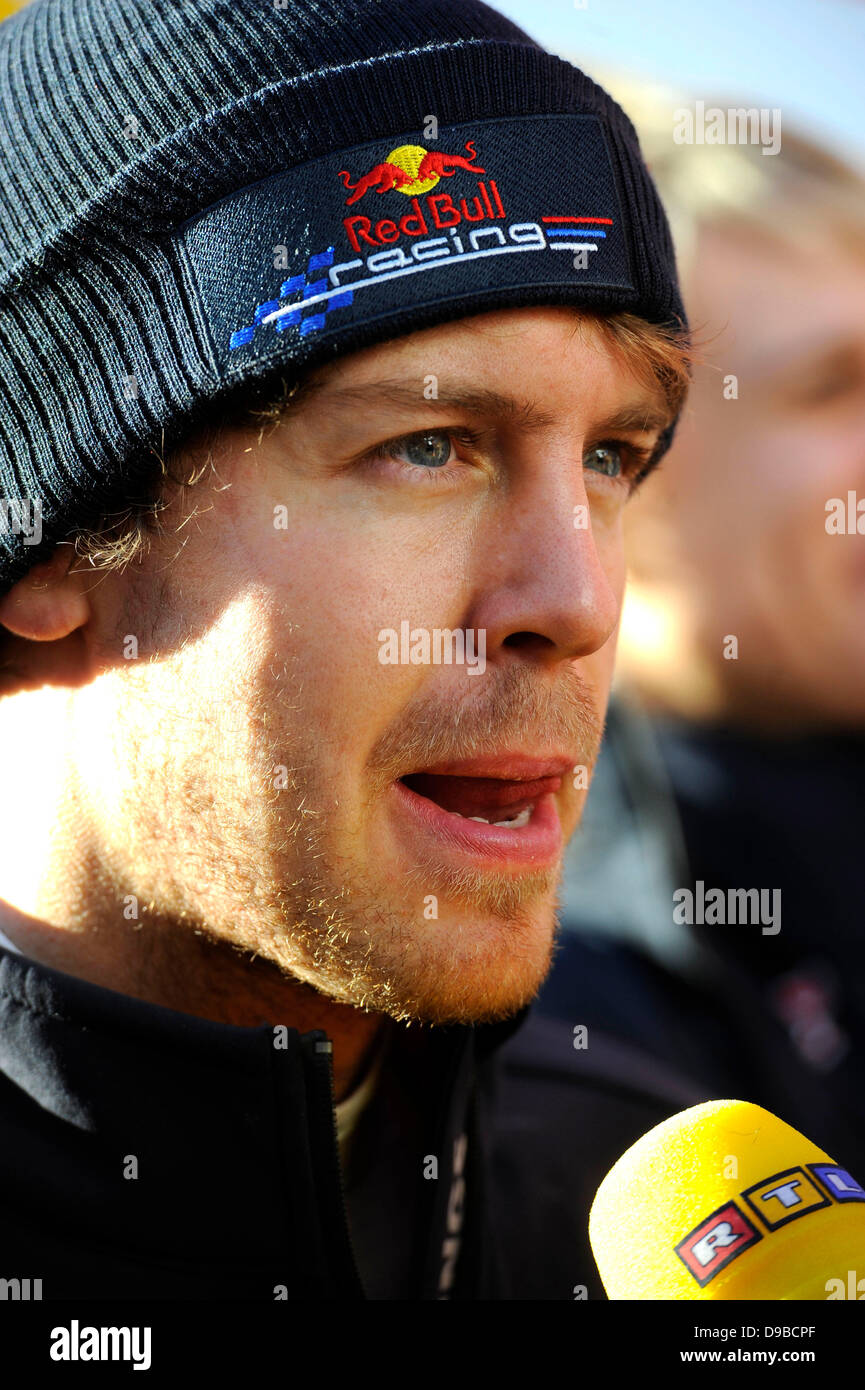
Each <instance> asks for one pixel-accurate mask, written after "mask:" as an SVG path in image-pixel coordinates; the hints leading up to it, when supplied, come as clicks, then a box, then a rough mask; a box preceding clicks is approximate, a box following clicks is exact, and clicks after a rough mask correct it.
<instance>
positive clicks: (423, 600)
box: [75, 309, 658, 1022]
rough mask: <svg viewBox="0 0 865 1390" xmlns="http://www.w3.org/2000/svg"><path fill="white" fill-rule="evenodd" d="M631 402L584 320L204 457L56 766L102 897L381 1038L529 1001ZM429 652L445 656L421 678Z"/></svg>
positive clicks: (439, 347)
mask: <svg viewBox="0 0 865 1390" xmlns="http://www.w3.org/2000/svg"><path fill="white" fill-rule="evenodd" d="M634 407H636V408H637V413H639V410H640V409H642V410H643V413H644V416H645V411H646V409H647V408H648V409H649V410H650V411H651V410H653V409H654V411H655V413H657V411H658V402H657V400H653V399H652V398H651V397H650V396H649V395H648V393H647V391H646V388H645V387H644V386H641V385H640V383H639V382H638V381H637V380H636V378H635V377H633V376H632V375H631V373H630V372H629V371H628V370H627V368H626V367H625V366H624V365H623V364H622V362H621V360H620V359H619V358H618V357H615V356H613V355H612V354H611V353H610V351H609V349H608V348H607V347H606V346H605V345H604V340H603V339H602V337H601V336H600V334H599V333H598V330H597V328H596V327H595V326H594V325H593V324H592V323H591V320H584V321H583V322H582V323H578V321H577V319H576V317H575V315H574V314H573V313H572V312H570V311H568V310H564V309H538V310H519V311H506V312H500V313H492V314H485V315H483V316H480V317H476V318H474V319H471V320H466V321H463V322H458V323H454V324H448V325H446V326H444V327H440V328H434V329H429V330H426V331H423V332H419V333H417V334H414V335H412V336H410V337H407V338H403V339H400V340H399V341H396V342H393V343H389V344H385V345H384V346H381V347H377V348H375V349H370V350H368V351H365V352H362V353H358V354H355V355H353V356H350V357H345V358H343V359H340V360H339V361H337V362H336V363H335V364H333V365H330V366H328V367H327V368H325V369H322V370H321V371H320V372H318V373H317V375H316V377H315V378H314V389H312V390H311V391H310V393H309V394H308V395H307V396H306V397H305V398H302V399H301V401H300V403H299V404H298V405H297V406H296V407H295V408H294V411H293V413H292V414H291V415H290V417H289V418H288V419H286V420H285V421H284V422H283V423H282V424H281V425H280V426H279V427H278V428H277V429H276V430H274V431H272V432H271V433H269V434H266V435H265V437H264V439H263V441H261V442H260V443H259V441H258V432H257V431H255V430H239V429H238V430H236V431H233V432H231V433H229V434H228V435H226V436H225V437H224V439H223V443H222V446H221V450H220V452H219V454H218V458H217V470H218V473H219V477H218V478H217V479H216V480H215V481H214V482H213V483H212V484H211V483H209V482H202V483H199V484H198V485H197V487H196V489H195V490H193V492H192V493H191V494H190V495H189V498H191V500H192V502H194V503H195V507H196V513H195V515H194V517H193V518H192V519H191V520H186V516H187V512H188V510H189V498H187V503H186V505H185V506H184V507H183V508H182V509H181V506H180V504H179V502H175V503H173V504H172V506H173V507H174V508H175V510H174V511H173V512H171V511H169V513H168V517H169V518H173V520H174V522H175V523H176V527H177V528H179V529H175V530H173V533H172V534H169V535H168V536H167V537H165V538H164V539H163V540H160V542H159V543H158V544H157V545H156V546H155V547H154V549H153V550H152V551H151V552H150V554H149V555H148V556H147V557H146V559H145V561H144V562H143V564H142V565H140V566H133V567H132V568H131V569H129V570H127V571H126V572H125V573H124V574H123V575H121V576H119V575H113V576H112V577H111V578H110V579H108V580H107V581H104V582H102V583H101V584H96V585H95V587H94V588H93V590H92V593H91V600H92V603H93V605H94V608H95V616H94V618H93V620H92V623H91V627H90V637H89V640H90V644H91V650H92V656H93V660H94V672H95V674H94V676H93V678H92V679H91V680H90V681H89V682H88V683H86V684H85V686H84V687H83V688H82V689H81V690H80V691H79V692H77V694H76V700H77V702H78V704H77V713H76V716H75V717H76V721H77V724H78V727H79V728H80V731H81V737H80V742H79V748H80V754H79V757H78V775H79V776H80V777H81V778H82V779H83V781H84V783H85V786H86V793H85V799H86V804H87V805H88V807H90V808H91V810H92V815H93V818H94V821H95V824H96V827H97V829H96V831H95V836H94V839H95V843H98V848H99V854H100V855H101V857H102V858H103V860H106V861H107V864H108V867H109V873H110V874H112V875H113V877H114V881H115V882H116V883H118V884H121V885H123V891H124V892H134V893H135V894H136V895H137V897H138V899H139V901H140V902H141V903H142V904H143V903H148V904H150V911H151V912H153V913H155V914H157V915H158V916H159V917H161V918H162V919H163V920H165V921H172V922H180V923H181V925H182V926H183V927H184V929H189V928H193V929H199V930H204V931H205V932H207V933H210V934H213V935H216V936H218V937H220V938H222V939H224V940H228V941H231V942H233V943H235V944H236V945H238V946H241V947H244V948H246V949H250V950H253V951H255V952H256V953H258V954H259V955H260V956H262V957H264V958H265V959H268V960H270V961H272V962H274V963H276V964H277V965H279V966H280V967H281V968H283V969H284V970H286V971H289V972H291V973H292V974H294V975H295V976H297V977H299V978H300V979H302V980H305V981H307V982H308V983H310V984H312V985H313V986H315V988H317V989H318V990H319V991H321V992H322V993H324V994H325V995H327V996H329V997H331V998H333V999H336V1000H341V1001H344V1002H346V1003H348V1004H351V1005H355V1006H360V1007H368V1008H373V1009H375V1010H380V1011H382V1012H386V1013H389V1014H391V1015H392V1016H393V1017H396V1018H420V1019H425V1020H427V1021H430V1022H447V1021H472V1020H473V1021H481V1020H485V1019H492V1018H497V1017H504V1016H507V1015H508V1014H509V1013H512V1012H513V1011H514V1010H515V1009H517V1008H519V1007H521V1006H522V1005H523V1004H524V1003H526V1002H527V1001H528V1000H529V999H531V998H532V996H533V995H534V994H535V993H536V991H537V989H538V987H539V985H540V983H541V982H542V980H543V978H544V976H545V974H546V972H547V969H548V966H549V963H550V959H551V953H552V945H553V939H554V932H555V907H556V885H557V881H558V877H559V873H560V866H561V854H562V848H563V845H564V842H565V841H566V840H567V838H568V837H569V836H570V835H571V833H572V832H573V830H574V828H575V827H576V825H577V822H578V820H579V817H580V813H581V809H582V804H583V800H584V797H585V790H584V787H585V781H586V776H585V771H586V770H588V771H590V770H591V768H592V766H593V764H594V761H595V757H596V754H597V749H598V741H599V736H600V731H601V726H602V722H603V717H604V713H605V708H606V701H607V696H608V691H609V686H610V679H611V671H612V664H613V656H614V645H615V634H616V628H617V623H618V618H619V612H620V605H621V600H622V589H623V568H624V567H623V555H622V513H623V508H624V504H625V501H626V499H627V497H628V494H629V491H630V489H631V486H632V482H631V478H632V475H633V473H635V472H637V471H639V467H640V466H641V463H642V462H643V460H642V459H641V458H640V457H638V454H637V453H636V452H633V453H632V452H631V450H630V448H629V447H628V446H633V447H634V450H635V451H636V450H639V449H640V448H643V449H645V450H647V451H650V450H651V447H652V445H653V444H654V442H655V439H656V437H657V427H656V426H652V427H651V428H650V429H649V430H644V429H642V428H639V427H636V428H635V427H634V426H633V415H634ZM626 410H627V411H629V412H630V414H631V416H632V422H631V427H630V428H615V427H614V424H613V423H612V422H614V420H615V417H616V416H617V415H619V416H620V417H621V415H622V413H623V412H624V411H626ZM619 423H620V424H621V423H622V421H621V419H620V421H619ZM406 436H408V438H406ZM611 440H620V441H624V447H618V448H617V446H615V445H613V444H610V442H609V441H611ZM601 446H604V447H601ZM582 509H585V510H582ZM585 521H587V522H588V524H580V523H581V522H585ZM575 522H576V523H577V524H575ZM169 530H170V531H171V530H172V528H171V527H170V526H169ZM388 630H391V631H392V632H393V633H394V634H395V636H394V640H393V642H392V643H391V645H390V648H389V647H388V642H387V631H388ZM454 630H461V631H462V632H463V633H464V634H465V633H466V632H468V634H469V641H468V659H467V660H466V661H464V662H462V663H460V662H459V661H458V660H456V661H452V662H451V663H450V664H448V663H447V662H446V661H445V660H444V659H443V653H444V647H443V646H442V647H439V653H440V654H439V659H438V661H437V660H436V659H435V652H436V646H435V633H436V632H439V633H443V632H445V631H447V632H448V633H452V632H453V631H454ZM403 633H407V634H408V641H407V644H404V645H403V646H402V648H400V641H401V639H402V634H403ZM424 633H426V634H427V636H428V640H429V649H428V651H425V648H424V638H423V634H424ZM419 634H420V635H419ZM130 638H134V639H136V641H137V644H138V646H137V654H136V649H135V644H134V643H132V642H130V640H129V639H130ZM442 640H443V641H444V640H445V639H442ZM394 643H395V645H394ZM412 651H414V653H415V659H414V660H412V659H411V655H412ZM451 651H452V652H453V651H454V649H453V648H451ZM481 651H483V661H481V660H477V659H475V661H474V665H475V667H476V669H474V670H473V669H472V657H473V656H474V657H475V658H477V656H478V654H479V653H480V652H481ZM130 653H131V655H130ZM388 654H389V655H390V656H391V657H395V658H396V660H385V659H383V656H387V655H388ZM456 654H457V656H458V655H459V649H457V652H456ZM407 656H408V657H409V659H408V660H406V657H407ZM418 657H419V658H420V659H419V660H418V659H417V658H418ZM580 769H583V770H584V771H582V772H581V771H580ZM431 770H432V771H431ZM403 779H406V780H403ZM459 812H462V815H460V814H459ZM472 816H481V817H484V818H485V819H487V820H493V821H500V820H502V819H506V818H510V819H516V820H517V824H516V825H515V826H513V827H502V828H500V827H498V826H495V825H489V824H484V823H482V822H481V821H479V820H472V819H470V817H472ZM526 821H527V822H528V823H527V824H523V823H522V822H526Z"/></svg>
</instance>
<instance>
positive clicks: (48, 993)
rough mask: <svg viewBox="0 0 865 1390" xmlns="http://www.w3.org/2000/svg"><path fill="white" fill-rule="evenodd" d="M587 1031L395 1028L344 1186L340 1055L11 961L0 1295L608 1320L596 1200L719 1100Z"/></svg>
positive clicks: (309, 1041) (545, 1025)
mask: <svg viewBox="0 0 865 1390" xmlns="http://www.w3.org/2000/svg"><path fill="white" fill-rule="evenodd" d="M579 1022H580V1019H574V1020H573V1023H571V1021H564V1020H561V1021H557V1020H550V1019H542V1018H536V1017H534V1015H533V1014H532V1012H531V1011H530V1010H528V1009H526V1010H523V1012H522V1013H521V1014H520V1015H518V1016H517V1017H516V1018H515V1019H512V1020H510V1021H508V1022H506V1023H504V1024H498V1025H487V1026H479V1027H476V1028H471V1027H465V1028H464V1027H452V1028H419V1027H417V1026H413V1027H407V1026H404V1025H395V1026H394V1037H393V1040H392V1042H391V1046H390V1049H389V1052H388V1054H387V1060H386V1063H385V1066H384V1069H383V1072H382V1075H381V1079H380V1082H379V1085H378V1087H377V1090H376V1093H375V1096H374V1098H373V1101H372V1102H371V1104H370V1106H369V1108H368V1109H367V1110H366V1111H365V1112H364V1114H363V1116H362V1117H361V1120H360V1123H359V1128H358V1131H357V1134H356V1136H355V1139H354V1142H353V1150H352V1161H351V1167H350V1177H349V1180H348V1181H346V1179H345V1178H344V1175H343V1173H342V1169H341V1164H340V1160H339V1151H338V1147H337V1143H336V1134H335V1123H334V1112H333V1099H332V1094H333V1093H332V1071H331V1055H330V1051H331V1050H330V1044H329V1042H328V1040H327V1038H326V1036H325V1034H324V1033H322V1032H311V1033H307V1034H304V1035H300V1034H298V1033H297V1032H296V1031H294V1030H291V1029H288V1030H285V1031H283V1032H282V1033H281V1034H280V1035H279V1036H280V1041H281V1042H285V1043H286V1045H285V1046H276V1045H275V1034H274V1030H273V1028H271V1027H268V1026H262V1027H260V1028H236V1027H231V1026H228V1025H223V1024H217V1023H211V1022H208V1021H205V1020H202V1019H199V1018H195V1017H192V1016H191V1015H187V1014H181V1013H177V1012H174V1011H171V1010H168V1009H164V1008H160V1007H157V1006H155V1005H151V1004H147V1003H143V1002H141V1001H139V1000H136V999H132V998H129V997H127V996H125V995H121V994H117V993H115V992H113V991H111V990H106V989H103V988H99V987H97V986H95V985H92V984H89V983H86V982H84V981H82V980H79V979H77V978H73V977H71V976H68V975H64V974H61V973H59V972H58V971H55V970H52V969H49V968H48V967H46V966H44V965H41V964H37V963H35V962H33V961H31V960H29V959H27V958H26V957H24V956H19V955H14V954H12V953H11V952H9V951H5V950H0V1139H2V1142H0V1278H3V1279H7V1280H14V1279H20V1280H26V1279H30V1280H31V1281H33V1280H36V1279H40V1280H41V1281H42V1285H41V1289H42V1298H43V1299H45V1300H63V1299H72V1298H99V1299H105V1298H109V1299H152V1298H155V1299H232V1300H267V1301H270V1300H274V1299H278V1298H287V1299H289V1300H296V1299H316V1300H318V1299H326V1300H331V1299H340V1300H341V1299H363V1298H384V1299H390V1298H400V1299H412V1300H413V1299H438V1298H456V1299H469V1300H471V1299H557V1300H558V1299H566V1300H570V1299H573V1298H575V1297H584V1296H588V1297H590V1298H602V1297H603V1296H604V1294H603V1290H602V1288H601V1285H600V1282H599V1280H598V1276H597V1272H596V1269H595V1266H594V1262H593V1260H592V1258H591V1254H590V1251H589V1246H588V1241H587V1235H586V1225H587V1221H588V1212H589V1207H590V1204H591V1200H592V1197H593V1195H594V1191H595V1189H596V1187H597V1184H598V1183H599V1182H600V1180H601V1178H602V1177H603V1175H604V1173H605V1172H606V1170H607V1168H608V1167H609V1166H610V1165H611V1164H612V1163H613V1162H614V1161H615V1159H616V1158H617V1157H618V1156H619V1154H620V1153H621V1152H622V1151H623V1150H624V1149H625V1148H626V1147H627V1146H628V1145H629V1144H630V1143H631V1142H633V1140H634V1139H636V1138H637V1137H638V1135H639V1134H641V1133H642V1132H643V1131H644V1130H646V1129H648V1128H650V1127H651V1126H652V1125H653V1124H656V1123H658V1122H659V1121H660V1120H661V1119H663V1118H665V1116H667V1115H669V1114H671V1113H673V1112H674V1111H676V1110H678V1109H680V1108H682V1107H683V1106H685V1105H688V1104H691V1103H693V1102H694V1101H695V1100H696V1099H699V1098H701V1097H699V1096H697V1095H696V1094H695V1093H694V1091H693V1089H692V1088H689V1086H688V1084H687V1083H686V1082H684V1081H682V1080H681V1079H680V1078H679V1077H678V1076H677V1075H676V1074H675V1072H674V1071H673V1070H672V1069H669V1068H667V1067H664V1066H662V1065H660V1064H657V1063H653V1064H651V1065H647V1063H646V1060H645V1058H644V1056H643V1055H642V1054H640V1053H639V1052H637V1051H635V1050H632V1049H629V1048H628V1047H626V1046H623V1045H621V1044H616V1043H612V1042H608V1041H607V1040H605V1039H604V1037H603V1035H602V1033H601V1032H600V1031H598V1030H595V1031H594V1033H593V1034H592V1036H591V1038H590V1040H589V1046H588V1048H584V1049H579V1050H577V1049H575V1047H574V1045H573V1041H574V1034H573V1029H574V1026H575V1025H576V1024H578V1023H579ZM346 1213H348V1215H347V1214H346ZM583 1290H585V1293H583Z"/></svg>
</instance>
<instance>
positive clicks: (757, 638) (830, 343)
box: [634, 231, 865, 726]
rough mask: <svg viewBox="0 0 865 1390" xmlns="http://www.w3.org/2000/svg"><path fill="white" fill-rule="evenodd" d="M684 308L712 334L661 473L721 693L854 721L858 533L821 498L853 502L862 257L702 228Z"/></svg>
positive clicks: (775, 712)
mask: <svg viewBox="0 0 865 1390" xmlns="http://www.w3.org/2000/svg"><path fill="white" fill-rule="evenodd" d="M688 303H689V310H690V314H691V318H692V321H693V322H696V323H700V324H703V325H705V326H706V330H707V332H709V331H710V332H711V333H719V334H720V336H719V339H718V341H717V343H716V344H715V346H714V347H713V348H712V352H711V358H712V363H713V365H712V366H711V367H705V368H703V369H702V370H700V371H699V372H698V373H697V374H696V377H695V384H694V389H693V391H692V393H691V400H690V406H689V411H688V418H687V420H686V421H685V422H683V426H682V427H681V428H680V430H679V433H678V436H677V440H676V443H675V445H674V447H673V449H672V450H671V452H670V454H669V456H668V458H667V459H665V461H664V465H663V470H662V479H663V483H664V487H663V491H664V493H665V496H667V497H668V499H669V505H670V516H671V520H672V522H673V525H674V527H675V530H676V533H677V536H678V540H677V544H678V545H680V546H681V547H682V548H683V551H684V555H685V558H686V562H687V572H686V575H685V576H684V577H683V578H682V584H683V588H684V589H685V591H686V592H687V594H688V596H689V600H690V601H692V602H696V604H697V605H698V608H699V624H700V630H701V636H702V640H703V642H704V644H705V646H706V648H707V650H708V651H709V653H710V654H711V655H712V656H713V657H714V659H715V662H716V667H717V669H718V671H719V672H720V675H721V677H722V679H723V680H724V682H725V684H726V685H727V686H728V687H729V688H730V689H731V691H732V693H733V698H734V699H736V700H741V699H744V700H746V701H755V700H756V701H758V702H759V701H761V700H762V702H763V705H764V707H765V710H766V711H767V712H769V713H771V716H772V717H773V718H779V717H780V716H781V715H782V714H783V713H784V711H785V710H786V711H788V712H789V713H791V714H794V715H796V714H799V715H801V714H803V713H804V714H805V715H806V716H808V717H811V718H813V717H816V718H818V719H821V718H822V719H826V720H828V721H829V722H833V721H836V720H837V721H840V722H851V723H853V724H858V725H860V726H861V725H862V723H863V721H865V540H863V537H862V536H861V535H858V534H846V535H832V534H827V531H826V520H827V512H826V503H827V502H828V501H829V499H831V498H841V499H843V500H844V502H845V510H846V499H847V493H848V491H853V492H855V494H856V496H857V498H862V497H863V496H865V262H863V260H862V259H861V257H860V258H859V259H858V260H857V259H853V258H852V257H851V256H850V255H849V253H845V252H844V251H843V250H842V249H840V248H839V246H838V244H837V243H836V241H835V239H834V238H831V237H830V236H829V235H828V234H827V236H826V238H825V240H822V241H821V240H820V239H819V238H815V239H814V241H813V244H812V247H811V249H810V251H809V252H808V254H806V253H805V252H804V251H803V252H801V253H800V252H797V251H794V250H792V249H788V248H784V247H781V246H774V245H771V246H770V245H769V244H762V243H760V242H758V241H756V240H754V239H750V240H746V239H744V238H742V237H739V236H735V235H733V234H730V233H727V234H721V233H720V232H709V231H707V232H705V233H704V235H703V237H702V239H701V243H700V245H699V254H698V258H697V263H696V269H695V274H694V281H693V285H692V287H691V293H690V294H689V296H688ZM730 373H733V374H735V375H736V378H737V383H738V397H737V398H732V397H731V395H730V390H729V386H728V387H727V390H726V392H725V380H726V378H727V376H728V374H730ZM639 512H640V507H639V506H638V507H637V508H636V509H635V512H634V520H635V523H636V522H637V520H638V517H639ZM863 524H865V523H863ZM649 563H650V564H651V563H652V560H651V557H649ZM727 634H734V635H736V636H738V639H739V654H738V659H737V660H736V661H725V660H722V658H721V652H722V647H723V643H724V639H725V636H726V635H727Z"/></svg>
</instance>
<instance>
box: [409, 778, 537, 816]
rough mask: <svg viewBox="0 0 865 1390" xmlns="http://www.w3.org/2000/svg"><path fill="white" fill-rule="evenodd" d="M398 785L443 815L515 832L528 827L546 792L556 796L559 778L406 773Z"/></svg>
mask: <svg viewBox="0 0 865 1390" xmlns="http://www.w3.org/2000/svg"><path fill="white" fill-rule="evenodd" d="M400 781H401V782H402V783H403V784H404V785H405V786H407V787H408V788H409V791H413V792H414V793H415V795H416V796H423V797H425V798H426V799H427V801H433V802H435V804H436V806H440V807H441V808H442V810H443V811H450V812H451V813H452V814H453V815H457V816H462V817H463V818H464V819H465V820H474V821H483V822H484V823H485V824H486V825H503V826H509V827H510V828H511V829H514V830H516V829H519V827H520V826H523V825H528V823H529V821H530V820H531V816H532V810H533V808H534V806H535V805H536V803H537V802H538V800H539V799H540V798H541V797H542V796H544V795H545V794H546V793H547V792H556V791H558V789H559V787H560V786H561V781H562V779H561V777H538V778H535V780H534V781H531V782H524V781H521V780H514V779H505V778H500V777H457V776H453V775H445V776H443V775H440V774H436V773H429V772H415V773H410V774H409V776H407V777H402V778H400Z"/></svg>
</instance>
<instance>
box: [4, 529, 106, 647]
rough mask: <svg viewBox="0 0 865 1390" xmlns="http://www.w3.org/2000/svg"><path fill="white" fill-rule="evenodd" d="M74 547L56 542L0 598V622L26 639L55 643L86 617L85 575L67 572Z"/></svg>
mask: <svg viewBox="0 0 865 1390" xmlns="http://www.w3.org/2000/svg"><path fill="white" fill-rule="evenodd" d="M74 554H75V548H74V546H72V545H60V546H58V547H57V549H56V550H55V552H54V554H53V555H52V557H51V559H50V560H48V561H46V563H45V564H41V565H34V566H33V568H32V569H31V570H30V571H29V572H28V573H27V574H25V576H24V578H23V579H19V581H18V583H17V584H16V585H15V586H14V588H12V589H10V591H9V593H8V594H5V595H4V596H3V597H2V598H0V623H2V625H3V626H4V627H5V628H8V630H9V631H10V632H12V633H14V634H15V636H16V637H24V638H26V639H27V640H28V641H29V642H59V641H60V640H61V639H62V638H64V637H69V636H70V634H71V633H73V632H75V631H76V630H77V629H78V628H80V627H84V625H85V623H87V621H88V619H89V618H90V614H91V608H90V601H89V599H88V597H87V593H86V590H85V587H84V579H85V576H84V575H83V574H81V573H80V572H79V573H72V574H70V573H69V570H70V566H71V564H72V559H73V556H74Z"/></svg>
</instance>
